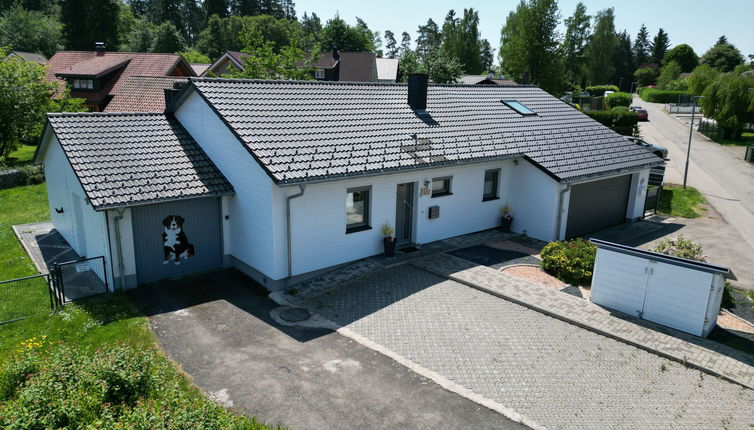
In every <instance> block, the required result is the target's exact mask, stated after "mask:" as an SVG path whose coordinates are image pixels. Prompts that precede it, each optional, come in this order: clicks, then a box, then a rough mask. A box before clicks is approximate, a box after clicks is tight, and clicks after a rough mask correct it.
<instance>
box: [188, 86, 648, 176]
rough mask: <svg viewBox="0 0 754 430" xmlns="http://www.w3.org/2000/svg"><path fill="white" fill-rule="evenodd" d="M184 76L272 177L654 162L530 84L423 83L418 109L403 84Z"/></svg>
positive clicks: (556, 171)
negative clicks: (480, 165)
mask: <svg viewBox="0 0 754 430" xmlns="http://www.w3.org/2000/svg"><path fill="white" fill-rule="evenodd" d="M190 81H191V85H189V86H188V87H187V90H186V91H192V90H193V89H196V90H197V91H198V93H199V94H200V95H201V96H202V97H203V98H204V99H205V100H206V101H207V102H208V104H209V105H210V106H211V107H212V108H213V109H214V110H215V111H216V112H217V113H218V115H219V116H220V118H221V119H222V120H223V121H225V123H226V124H227V125H228V126H229V127H230V129H231V130H232V131H233V132H234V133H235V134H236V136H237V137H238V139H239V140H240V141H241V142H242V143H243V144H244V145H245V146H246V147H247V149H248V150H249V151H250V152H251V154H252V155H253V156H254V157H255V158H256V160H258V162H259V163H260V164H261V165H262V166H263V167H264V168H265V169H266V170H267V172H268V174H269V175H270V177H271V178H272V179H273V180H274V181H275V182H277V183H280V184H285V183H300V182H306V181H320V180H333V179H338V178H343V177H352V176H361V175H372V174H383V173H390V172H394V171H399V170H405V169H416V168H429V167H440V166H443V165H453V164H461V163H470V162H480V161H485V160H494V159H502V158H514V157H525V158H526V159H528V160H529V161H531V162H532V163H533V164H534V165H536V166H538V167H540V168H541V169H542V170H544V171H545V172H547V173H548V174H549V175H551V176H552V177H554V178H555V179H557V180H561V181H574V180H578V179H583V178H587V177H595V176H604V175H609V174H613V173H619V172H623V171H635V170H639V169H641V168H645V167H649V166H654V165H658V164H660V163H662V161H661V160H659V159H658V158H657V157H656V156H654V155H653V154H651V153H650V152H649V151H647V150H645V149H644V148H641V147H639V146H637V145H634V144H633V143H631V142H629V141H627V140H626V139H624V138H623V137H622V136H620V135H618V134H616V133H615V132H613V131H612V130H610V129H608V128H607V127H605V126H603V125H601V124H599V123H598V122H596V121H594V120H593V119H591V118H589V117H588V116H586V115H584V114H583V113H581V112H580V111H578V110H576V109H574V108H573V107H571V106H569V105H568V104H566V103H564V102H562V101H560V100H559V99H557V98H556V97H553V96H552V95H550V94H548V93H546V92H545V91H543V90H541V89H539V88H537V87H533V86H523V85H520V86H519V85H516V86H503V85H489V86H486V85H430V86H429V89H428V97H427V109H426V112H427V113H428V116H420V115H417V114H416V113H415V112H414V111H413V110H411V108H410V107H409V106H408V103H407V97H408V96H407V92H408V87H407V85H405V84H380V83H353V82H347V83H346V82H316V81H260V80H236V79H233V80H230V79H208V78H192V79H191V80H190ZM185 94H187V93H185ZM185 94H184V96H185ZM501 100H517V101H519V102H520V103H523V104H524V105H525V106H527V107H529V108H530V109H532V110H534V111H535V112H536V113H537V115H535V116H522V115H520V114H518V113H517V112H516V111H514V110H513V109H511V108H510V107H508V106H507V105H505V104H503V103H502V102H501ZM413 134H416V140H415V139H414V138H413V137H412V135H413Z"/></svg>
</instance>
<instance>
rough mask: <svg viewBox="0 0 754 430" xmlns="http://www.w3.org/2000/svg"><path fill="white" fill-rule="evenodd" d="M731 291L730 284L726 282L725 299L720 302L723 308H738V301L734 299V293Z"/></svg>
mask: <svg viewBox="0 0 754 430" xmlns="http://www.w3.org/2000/svg"><path fill="white" fill-rule="evenodd" d="M730 289H731V286H730V282H726V283H725V285H723V298H722V300H720V307H721V308H724V309H731V308H735V307H736V301H735V299H733V293H732V292H731V291H730Z"/></svg>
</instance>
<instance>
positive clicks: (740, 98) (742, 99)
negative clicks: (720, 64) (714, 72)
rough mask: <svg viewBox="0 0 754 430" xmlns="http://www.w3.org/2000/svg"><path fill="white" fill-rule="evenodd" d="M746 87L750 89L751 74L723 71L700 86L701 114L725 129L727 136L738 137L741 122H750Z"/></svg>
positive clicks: (752, 100)
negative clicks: (702, 112) (702, 86)
mask: <svg viewBox="0 0 754 430" xmlns="http://www.w3.org/2000/svg"><path fill="white" fill-rule="evenodd" d="M749 88H754V76H751V75H738V74H735V73H726V74H723V75H721V76H719V77H718V78H717V79H715V80H714V81H712V83H710V84H709V85H708V86H707V87H706V88H705V89H704V93H703V96H704V98H702V99H701V101H700V103H701V106H702V108H703V109H704V115H705V116H707V117H710V118H713V119H714V120H715V121H717V123H718V125H720V127H724V128H726V129H729V131H728V133H726V134H727V136H726V137H728V138H732V139H736V138H738V137H739V136H740V134H741V129H742V128H743V127H744V125H745V124H748V123H752V122H754V91H749Z"/></svg>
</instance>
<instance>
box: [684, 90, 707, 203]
mask: <svg viewBox="0 0 754 430" xmlns="http://www.w3.org/2000/svg"><path fill="white" fill-rule="evenodd" d="M703 97H704V96H694V97H693V101H694V102H693V103H692V105H691V126H690V127H689V146H688V148H686V168H685V169H684V171H683V189H686V179H687V178H688V176H689V159H690V158H691V137H692V136H693V135H694V116H695V114H696V101H697V100H699V99H701V98H703Z"/></svg>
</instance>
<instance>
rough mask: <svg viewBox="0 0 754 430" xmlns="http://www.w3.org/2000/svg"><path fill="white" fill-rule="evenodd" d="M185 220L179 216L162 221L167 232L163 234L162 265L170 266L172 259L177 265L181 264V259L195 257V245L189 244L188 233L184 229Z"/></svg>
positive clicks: (171, 216) (172, 216)
mask: <svg viewBox="0 0 754 430" xmlns="http://www.w3.org/2000/svg"><path fill="white" fill-rule="evenodd" d="M184 222H185V220H184V219H183V217H181V216H179V215H168V216H167V217H166V218H165V219H164V220H162V225H163V226H165V231H164V232H162V251H163V259H162V264H168V261H170V259H171V258H172V259H174V260H175V264H176V265H178V264H181V258H190V257H193V256H194V245H192V244H191V243H189V241H188V237H187V236H186V231H185V230H184V229H183V223H184Z"/></svg>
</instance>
